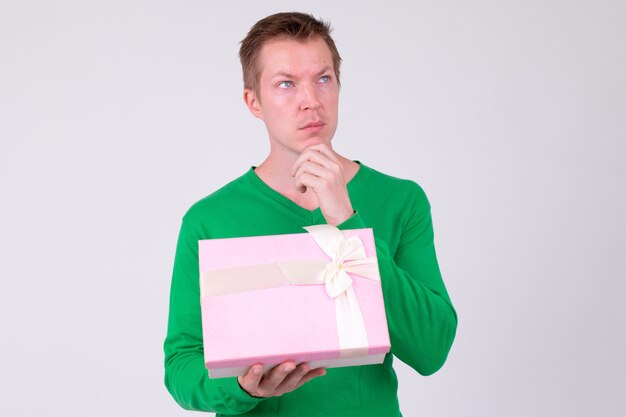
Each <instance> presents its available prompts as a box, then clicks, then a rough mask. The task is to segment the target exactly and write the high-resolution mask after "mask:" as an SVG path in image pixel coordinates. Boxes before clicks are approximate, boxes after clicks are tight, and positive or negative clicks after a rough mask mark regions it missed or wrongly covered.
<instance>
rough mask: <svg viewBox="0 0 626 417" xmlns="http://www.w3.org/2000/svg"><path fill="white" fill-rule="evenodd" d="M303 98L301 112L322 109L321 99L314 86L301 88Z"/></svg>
mask: <svg viewBox="0 0 626 417" xmlns="http://www.w3.org/2000/svg"><path fill="white" fill-rule="evenodd" d="M301 92H302V97H301V98H300V109H301V110H315V109H317V108H319V107H320V102H319V97H318V95H317V91H316V90H315V87H314V86H308V85H307V86H303V87H302V88H301Z"/></svg>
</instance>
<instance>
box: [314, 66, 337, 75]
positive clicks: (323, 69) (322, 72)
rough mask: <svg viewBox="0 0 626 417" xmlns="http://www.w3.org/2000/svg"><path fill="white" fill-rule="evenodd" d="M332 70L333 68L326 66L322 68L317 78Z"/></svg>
mask: <svg viewBox="0 0 626 417" xmlns="http://www.w3.org/2000/svg"><path fill="white" fill-rule="evenodd" d="M332 70H333V67H331V66H326V67H324V68H322V70H321V71H320V72H318V73H317V76H318V77H319V76H320V75H322V74H324V73H325V72H328V71H332Z"/></svg>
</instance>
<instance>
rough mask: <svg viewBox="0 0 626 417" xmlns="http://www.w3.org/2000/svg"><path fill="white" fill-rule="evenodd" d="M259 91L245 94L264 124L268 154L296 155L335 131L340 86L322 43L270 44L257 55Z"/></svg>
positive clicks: (280, 41)
mask: <svg viewBox="0 0 626 417" xmlns="http://www.w3.org/2000/svg"><path fill="white" fill-rule="evenodd" d="M259 69H260V76H259V83H258V91H257V92H256V93H255V92H253V91H251V90H246V91H245V92H244V98H245V100H246V104H248V108H249V109H250V111H251V112H252V113H253V114H254V115H255V116H256V117H259V118H260V119H262V120H263V122H264V123H265V126H266V128H267V132H268V134H269V137H270V143H271V146H272V152H276V151H280V152H290V153H294V154H300V153H302V151H303V150H304V149H306V148H307V147H309V146H312V145H315V144H318V143H325V144H330V141H331V139H332V137H333V135H334V134H335V130H336V129H337V110H338V100H339V85H338V82H337V79H336V76H335V72H334V70H333V60H332V55H331V52H330V50H329V49H328V46H326V43H325V42H324V41H323V40H322V39H319V38H318V39H313V40H310V41H307V42H298V41H295V40H291V39H275V40H272V41H270V42H268V43H267V44H265V45H264V46H263V49H262V50H261V53H260V56H259Z"/></svg>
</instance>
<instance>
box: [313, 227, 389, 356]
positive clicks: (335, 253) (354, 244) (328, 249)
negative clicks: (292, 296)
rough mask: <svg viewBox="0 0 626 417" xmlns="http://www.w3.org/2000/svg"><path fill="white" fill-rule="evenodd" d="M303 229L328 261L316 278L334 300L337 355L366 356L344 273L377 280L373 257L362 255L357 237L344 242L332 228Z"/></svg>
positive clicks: (351, 291) (358, 310)
mask: <svg viewBox="0 0 626 417" xmlns="http://www.w3.org/2000/svg"><path fill="white" fill-rule="evenodd" d="M305 229H306V231H307V232H309V233H310V234H311V235H312V236H313V239H314V240H315V242H316V243H317V244H318V245H319V247H320V248H321V249H322V250H323V251H324V253H326V255H328V256H329V257H330V259H331V261H330V262H329V263H328V264H327V265H326V267H325V268H324V270H323V271H322V272H321V273H320V275H321V277H323V280H324V285H325V287H326V293H327V294H328V296H329V297H331V298H334V299H335V309H336V319H337V333H338V336H339V347H340V349H341V351H340V352H341V353H340V356H341V357H350V356H364V355H367V353H368V346H369V343H368V341H367V332H366V330H365V321H364V320H363V315H362V314H361V307H360V306H359V301H358V300H357V298H356V294H355V293H354V289H353V288H352V278H350V276H349V275H348V272H350V273H353V274H356V275H360V276H364V277H366V278H370V279H377V280H378V279H380V277H379V275H378V265H377V262H376V258H368V257H367V256H366V254H365V247H364V246H363V242H361V240H360V239H359V238H358V237H356V236H351V237H349V238H348V239H346V238H345V237H344V236H343V233H341V231H340V230H339V229H337V228H336V227H334V226H330V225H317V226H309V227H305Z"/></svg>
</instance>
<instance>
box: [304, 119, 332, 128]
mask: <svg viewBox="0 0 626 417" xmlns="http://www.w3.org/2000/svg"><path fill="white" fill-rule="evenodd" d="M324 126H326V123H324V122H322V121H321V120H320V121H316V122H310V123H307V124H305V125H304V126H302V127H301V128H300V130H319V129H321V128H322V127H324Z"/></svg>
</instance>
